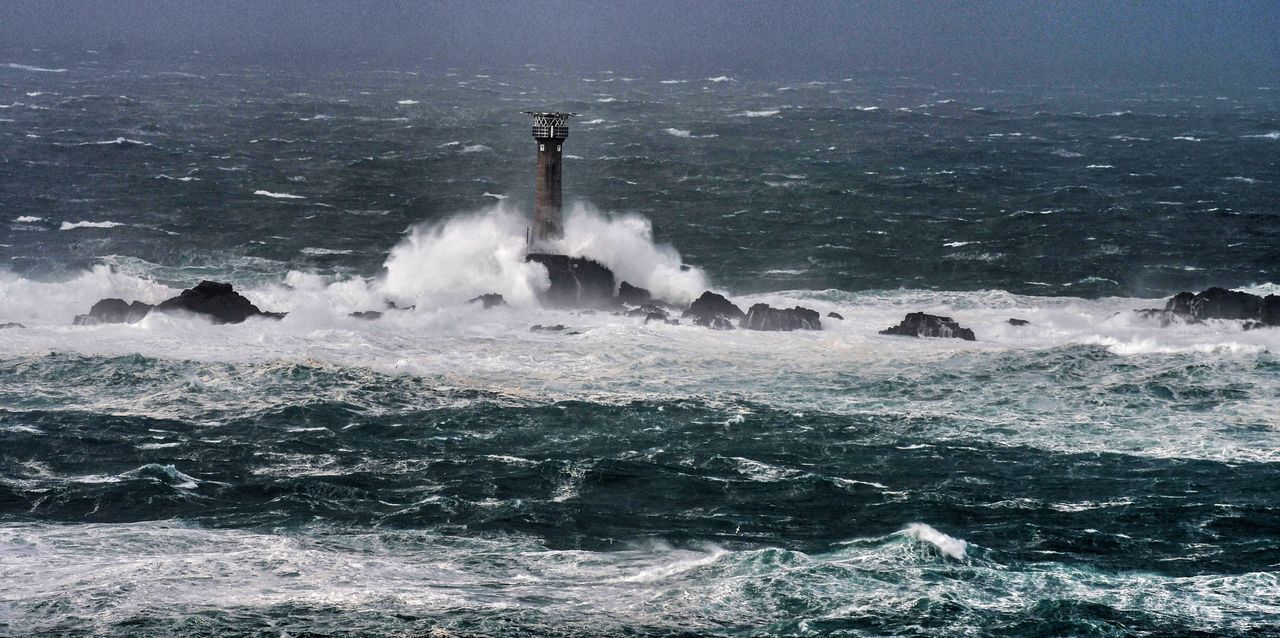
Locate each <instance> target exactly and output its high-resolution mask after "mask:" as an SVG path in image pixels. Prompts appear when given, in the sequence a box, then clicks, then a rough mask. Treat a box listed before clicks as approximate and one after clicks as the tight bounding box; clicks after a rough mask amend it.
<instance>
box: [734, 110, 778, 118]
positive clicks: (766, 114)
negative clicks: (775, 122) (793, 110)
mask: <svg viewBox="0 0 1280 638" xmlns="http://www.w3.org/2000/svg"><path fill="white" fill-rule="evenodd" d="M781 112H782V111H781V110H779V109H766V110H763V111H743V112H741V113H734V114H733V115H731V116H730V117H772V116H774V115H777V114H779V113H781Z"/></svg>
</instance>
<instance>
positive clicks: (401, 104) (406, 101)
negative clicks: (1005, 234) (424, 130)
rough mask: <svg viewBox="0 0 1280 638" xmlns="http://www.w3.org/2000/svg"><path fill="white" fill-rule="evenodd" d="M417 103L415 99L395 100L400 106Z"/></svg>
mask: <svg viewBox="0 0 1280 638" xmlns="http://www.w3.org/2000/svg"><path fill="white" fill-rule="evenodd" d="M417 103H418V101H417V100H397V101H396V104H399V105H400V106H413V105H414V104H417Z"/></svg>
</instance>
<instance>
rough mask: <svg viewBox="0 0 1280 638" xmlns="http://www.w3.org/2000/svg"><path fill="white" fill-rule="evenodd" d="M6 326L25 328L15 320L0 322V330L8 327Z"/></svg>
mask: <svg viewBox="0 0 1280 638" xmlns="http://www.w3.org/2000/svg"><path fill="white" fill-rule="evenodd" d="M8 328H26V326H24V325H22V324H20V323H17V322H13V323H0V330H5V329H8Z"/></svg>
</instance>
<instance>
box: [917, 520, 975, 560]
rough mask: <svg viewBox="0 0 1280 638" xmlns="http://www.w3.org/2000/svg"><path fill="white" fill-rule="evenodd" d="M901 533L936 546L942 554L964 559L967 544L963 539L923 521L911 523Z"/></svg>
mask: <svg viewBox="0 0 1280 638" xmlns="http://www.w3.org/2000/svg"><path fill="white" fill-rule="evenodd" d="M902 533H903V534H904V535H906V536H908V537H910V538H914V539H916V540H918V541H924V542H926V543H929V544H930V545H933V546H934V547H936V548H938V551H939V552H942V555H943V556H950V557H951V558H954V559H956V560H964V557H965V550H966V549H967V548H968V546H969V544H968V543H967V542H965V541H964V540H963V539H960V538H955V537H954V536H948V535H946V534H943V533H942V532H939V531H938V530H936V529H934V528H932V527H930V526H928V525H925V524H924V523H912V524H910V525H908V526H907V528H906V529H905V530H902Z"/></svg>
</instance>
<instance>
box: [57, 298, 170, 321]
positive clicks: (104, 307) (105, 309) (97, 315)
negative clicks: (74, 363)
mask: <svg viewBox="0 0 1280 638" xmlns="http://www.w3.org/2000/svg"><path fill="white" fill-rule="evenodd" d="M154 307H155V306H152V305H151V304H149V303H143V302H141V301H135V302H133V303H127V302H125V300H123V299H115V298H108V299H102V300H99V301H98V303H95V304H93V307H92V308H90V309H89V314H87V315H76V318H75V319H74V320H73V321H72V323H74V324H75V325H77V326H96V325H98V324H102V323H134V322H137V321H141V320H142V318H143V317H145V316H147V314H148V313H150V312H151V310H152V308H154Z"/></svg>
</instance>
